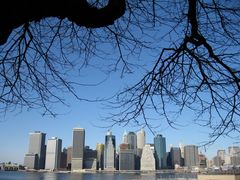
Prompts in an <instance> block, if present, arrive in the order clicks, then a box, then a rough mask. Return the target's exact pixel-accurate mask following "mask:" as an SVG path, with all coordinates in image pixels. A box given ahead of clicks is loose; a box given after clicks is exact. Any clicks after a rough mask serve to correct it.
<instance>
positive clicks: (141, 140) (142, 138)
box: [137, 128, 146, 150]
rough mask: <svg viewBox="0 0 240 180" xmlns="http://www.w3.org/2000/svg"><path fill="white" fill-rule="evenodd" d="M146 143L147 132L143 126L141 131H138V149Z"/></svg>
mask: <svg viewBox="0 0 240 180" xmlns="http://www.w3.org/2000/svg"><path fill="white" fill-rule="evenodd" d="M145 143H146V134H145V131H144V129H143V128H142V129H141V130H140V131H138V132H137V149H141V150H142V149H143V147H144V145H145Z"/></svg>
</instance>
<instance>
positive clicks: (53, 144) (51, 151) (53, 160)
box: [45, 137, 62, 170]
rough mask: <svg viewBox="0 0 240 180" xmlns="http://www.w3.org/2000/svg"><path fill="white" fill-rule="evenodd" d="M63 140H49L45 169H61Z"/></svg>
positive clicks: (54, 138) (53, 138)
mask: <svg viewBox="0 0 240 180" xmlns="http://www.w3.org/2000/svg"><path fill="white" fill-rule="evenodd" d="M61 152H62V140H61V139H58V138H56V137H52V138H51V139H48V142H47V153H46V165H45V169H50V170H56V169H59V168H60V161H61Z"/></svg>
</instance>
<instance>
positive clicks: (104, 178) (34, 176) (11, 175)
mask: <svg viewBox="0 0 240 180" xmlns="http://www.w3.org/2000/svg"><path fill="white" fill-rule="evenodd" d="M23 179H24V180H185V179H186V180H196V179H197V175H196V174H185V173H181V174H179V173H149V174H143V173H142V174H141V173H113V174H112V173H54V172H19V171H15V172H10V171H0V180H23Z"/></svg>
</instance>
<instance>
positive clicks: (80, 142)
mask: <svg viewBox="0 0 240 180" xmlns="http://www.w3.org/2000/svg"><path fill="white" fill-rule="evenodd" d="M84 147H85V130H84V129H83V128H74V129H73V145H72V167H71V169H72V171H79V170H81V169H83V160H84Z"/></svg>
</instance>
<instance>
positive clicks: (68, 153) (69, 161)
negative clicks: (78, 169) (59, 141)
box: [67, 146, 72, 170]
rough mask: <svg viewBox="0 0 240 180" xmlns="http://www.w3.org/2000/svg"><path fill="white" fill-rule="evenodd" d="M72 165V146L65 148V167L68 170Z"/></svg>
mask: <svg viewBox="0 0 240 180" xmlns="http://www.w3.org/2000/svg"><path fill="white" fill-rule="evenodd" d="M71 166H72V146H70V147H68V148H67V169H68V170H70V169H71Z"/></svg>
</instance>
